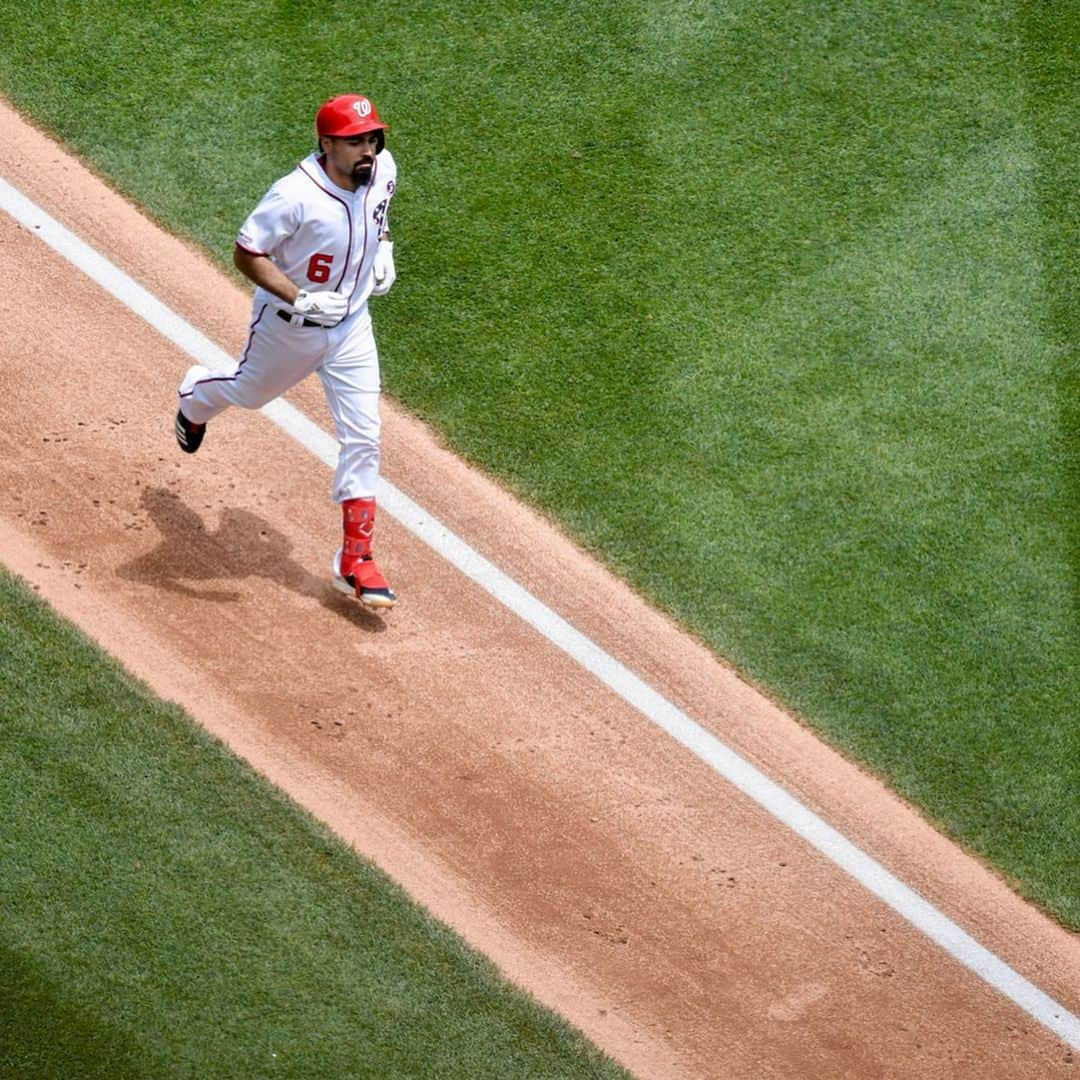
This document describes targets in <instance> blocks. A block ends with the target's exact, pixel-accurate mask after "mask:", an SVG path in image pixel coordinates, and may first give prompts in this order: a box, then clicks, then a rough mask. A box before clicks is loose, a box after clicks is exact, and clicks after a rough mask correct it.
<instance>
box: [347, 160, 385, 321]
mask: <svg viewBox="0 0 1080 1080" xmlns="http://www.w3.org/2000/svg"><path fill="white" fill-rule="evenodd" d="M378 175H379V156H378V155H377V154H376V155H375V164H374V167H373V168H372V170H371V180H370V181H369V182H368V186H367V190H366V191H365V192H364V204H363V206H362V207H361V213H362V214H363V222H364V250H363V251H361V252H360V261H359V262H358V263H357V264H356V277H355V278H354V279H353V284H352V288H351V289H350V290H349V310H350V314H351V312H352V298H353V296H355V295H356V287H357V286H358V285H359V284H360V268H361V267H362V266H363V265H364V256H365V255H367V234H368V221H367V201H368V196H369V195H370V194H371V193H372V192H373V191H374V190H375V178H376V177H377V176H378Z"/></svg>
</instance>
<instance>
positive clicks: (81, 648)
mask: <svg viewBox="0 0 1080 1080" xmlns="http://www.w3.org/2000/svg"><path fill="white" fill-rule="evenodd" d="M0 703H2V705H0V776H2V777H3V783H2V784H0V819H2V820H3V822H4V827H3V829H0V867H2V872H0V1075H4V1076H16V1075H17V1076H34V1077H46V1076H56V1077H70V1076H80V1077H85V1076H101V1077H117V1076H125V1077H128V1076H130V1077H137V1076H147V1077H150V1076H166V1075H170V1076H181V1075H182V1076H260V1077H269V1076H278V1075H281V1076H312V1077H314V1076H380V1077H382V1076H409V1077H417V1076H439V1077H451V1076H457V1077H470V1078H471V1077H476V1076H490V1077H506V1076H544V1077H548V1076H597V1077H600V1076H612V1077H614V1076H622V1075H624V1074H623V1073H622V1072H621V1071H620V1070H618V1069H616V1068H615V1067H614V1066H613V1065H611V1063H610V1062H609V1061H607V1060H606V1059H604V1058H603V1057H602V1056H601V1055H600V1053H599V1052H598V1051H596V1050H595V1049H594V1048H591V1047H590V1046H589V1045H588V1044H587V1043H586V1042H585V1040H584V1039H583V1038H582V1037H581V1036H579V1035H578V1034H576V1033H575V1032H573V1031H572V1030H571V1029H569V1028H568V1027H567V1026H566V1025H565V1024H564V1023H563V1022H562V1021H560V1020H558V1019H556V1018H555V1017H553V1016H552V1015H551V1014H550V1013H547V1012H545V1011H544V1010H542V1009H540V1008H539V1007H538V1006H537V1005H535V1004H534V1003H533V1002H532V1001H531V1000H530V999H527V998H526V997H525V996H524V995H522V994H520V993H518V992H517V991H515V990H513V989H511V988H510V987H508V986H507V985H506V984H505V983H503V982H502V981H501V980H500V978H499V976H498V974H497V973H496V971H495V970H494V968H493V967H492V966H491V965H490V964H489V963H488V962H487V961H485V960H483V959H481V958H479V957H478V956H477V955H475V954H473V953H471V952H469V951H468V950H467V949H466V948H465V947H464V946H463V944H462V943H461V942H460V941H458V940H457V939H456V938H455V937H454V936H453V935H452V934H451V933H450V932H449V931H448V930H446V929H445V928H443V927H441V926H440V925H439V924H437V923H436V922H435V921H434V920H432V919H431V918H430V917H428V916H427V915H426V914H425V913H424V912H423V911H421V910H419V909H418V908H416V907H415V906H413V905H412V904H411V903H410V902H409V901H408V900H407V898H406V897H404V895H403V894H402V893H401V892H400V891H399V890H398V889H397V888H396V887H395V886H394V885H392V884H391V883H390V882H388V881H387V880H386V879H385V878H384V877H383V876H382V875H381V874H380V873H379V872H378V871H377V870H375V869H374V868H373V867H371V866H370V865H368V864H366V863H363V862H361V861H360V860H359V859H358V858H356V857H355V856H354V854H353V853H352V852H351V851H350V850H349V849H348V848H347V847H346V846H345V845H344V844H342V843H340V842H338V841H337V840H335V839H334V838H332V837H331V836H330V835H329V834H328V833H327V832H326V831H325V830H324V829H323V828H322V827H321V826H319V825H318V824H317V823H315V822H313V821H312V820H311V819H310V818H309V817H307V816H306V815H305V814H303V813H302V812H301V811H300V810H299V809H298V808H297V807H295V806H294V805H293V804H291V803H290V802H289V801H288V800H286V799H285V798H284V797H283V796H282V795H281V794H280V793H278V792H277V791H276V790H274V789H272V788H271V787H270V785H268V784H267V783H266V782H265V781H263V780H262V779H261V778H260V777H258V776H256V775H255V774H254V773H253V772H252V771H251V770H249V769H248V768H246V767H244V766H242V765H241V764H239V763H238V762H237V761H236V760H235V759H234V758H233V757H232V756H231V755H230V754H229V753H228V752H227V750H226V749H225V748H224V747H223V746H222V745H221V744H219V743H218V742H216V741H215V740H213V739H211V738H210V737H208V736H207V735H206V734H205V733H204V732H203V731H202V729H200V728H198V727H196V725H195V724H193V723H192V722H191V721H190V720H189V719H188V718H186V717H185V716H184V715H183V714H182V713H181V712H180V710H179V709H177V708H175V707H173V706H168V705H163V704H162V703H161V702H159V701H157V700H155V699H154V698H153V697H152V695H151V694H150V693H149V692H148V691H147V690H146V689H145V688H143V687H142V686H141V685H139V684H137V683H135V682H134V681H133V680H132V679H130V678H129V677H127V676H126V675H125V674H124V672H123V671H122V670H121V669H120V668H119V667H118V666H117V665H116V664H115V663H113V662H111V661H109V660H108V659H107V658H105V657H104V656H103V655H102V654H101V653H100V651H99V650H98V649H97V648H96V647H94V646H92V645H91V644H89V643H88V642H87V641H86V640H85V639H84V638H83V637H82V636H81V635H80V634H79V633H78V632H77V631H75V630H74V629H73V628H72V627H70V626H68V625H66V624H64V623H62V622H59V621H58V620H56V619H55V618H54V617H53V616H52V615H51V614H50V613H49V612H48V611H47V609H45V608H44V606H43V605H42V604H40V603H39V602H38V601H36V599H34V598H32V597H31V596H30V595H29V593H28V592H27V591H26V590H25V588H23V587H22V585H21V584H19V583H18V582H16V581H15V580H14V579H12V578H11V577H10V576H9V575H7V574H6V573H0Z"/></svg>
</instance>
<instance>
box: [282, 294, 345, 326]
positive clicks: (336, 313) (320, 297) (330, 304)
mask: <svg viewBox="0 0 1080 1080" xmlns="http://www.w3.org/2000/svg"><path fill="white" fill-rule="evenodd" d="M292 309H293V313H294V314H293V318H292V322H294V323H298V322H300V321H301V320H303V319H308V320H309V321H311V322H315V323H318V324H319V325H320V326H337V324H338V323H339V322H341V320H342V319H344V318H345V313H346V312H347V311H348V310H349V298H348V297H347V296H346V295H345V294H344V293H340V292H333V291H327V292H307V291H305V290H304V289H301V290H300V292H299V293H297V294H296V299H295V300H294V301H293V302H292Z"/></svg>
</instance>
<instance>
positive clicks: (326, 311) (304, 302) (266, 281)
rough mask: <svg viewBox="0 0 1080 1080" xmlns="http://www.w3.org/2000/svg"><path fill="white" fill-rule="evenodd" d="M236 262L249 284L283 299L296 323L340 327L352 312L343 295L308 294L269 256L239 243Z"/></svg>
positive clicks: (234, 260) (234, 250) (327, 293)
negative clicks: (253, 284) (349, 312)
mask: <svg viewBox="0 0 1080 1080" xmlns="http://www.w3.org/2000/svg"><path fill="white" fill-rule="evenodd" d="M233 263H234V264H235V266H236V269H237V270H239V271H240V273H241V274H243V275H244V277H246V278H247V279H248V280H249V281H253V282H255V284H256V285H259V286H261V287H262V288H264V289H265V290H266V291H267V292H268V293H272V294H273V295H274V296H276V297H277V298H278V299H279V300H284V301H285V303H286V304H288V305H289V306H290V307H291V308H292V310H293V321H294V322H297V321H299V322H303V323H304V324H305V325H306V324H307V323H311V322H313V323H317V324H318V325H319V326H337V324H338V323H339V322H341V320H342V319H344V318H345V316H346V314H347V313H348V311H349V298H348V297H347V296H346V295H345V294H344V293H340V292H333V291H328V292H308V291H307V290H306V289H301V288H298V287H297V286H296V285H294V284H293V283H292V282H291V281H290V280H289V279H288V278H287V277H286V276H285V274H284V273H283V272H282V271H281V270H279V269H278V267H277V265H276V264H275V263H274V262H273V260H271V258H270V257H269V256H268V255H257V254H256V253H255V252H253V251H248V249H247V248H244V247H241V246H240V245H239V244H237V245H236V247H235V248H233Z"/></svg>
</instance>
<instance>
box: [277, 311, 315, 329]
mask: <svg viewBox="0 0 1080 1080" xmlns="http://www.w3.org/2000/svg"><path fill="white" fill-rule="evenodd" d="M277 317H278V318H279V319H284V320H285V321H286V322H287V323H291V322H292V318H293V317H292V316H291V315H290V314H289V313H288V312H287V311H286V310H285V309H284V308H278V309H277ZM300 325H301V326H322V328H323V329H324V330H325V329H326V327H325V326H323V324H322V323H321V322H316V321H315V320H314V319H305V320H304V321H303V322H302V323H300Z"/></svg>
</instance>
